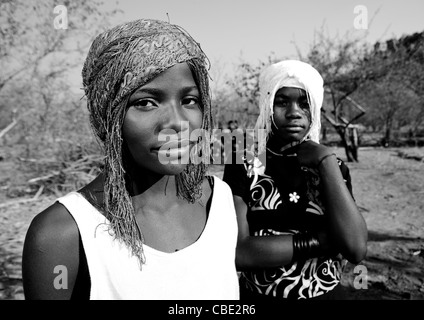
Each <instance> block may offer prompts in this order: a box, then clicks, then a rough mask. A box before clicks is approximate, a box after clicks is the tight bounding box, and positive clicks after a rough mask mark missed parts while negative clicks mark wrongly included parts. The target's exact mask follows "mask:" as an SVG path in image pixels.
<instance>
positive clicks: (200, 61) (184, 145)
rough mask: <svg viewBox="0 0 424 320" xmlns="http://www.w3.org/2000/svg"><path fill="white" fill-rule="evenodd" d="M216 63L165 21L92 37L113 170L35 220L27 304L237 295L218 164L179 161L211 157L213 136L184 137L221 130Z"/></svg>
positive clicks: (95, 101) (99, 124) (93, 95)
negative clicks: (216, 118)
mask: <svg viewBox="0 0 424 320" xmlns="http://www.w3.org/2000/svg"><path fill="white" fill-rule="evenodd" d="M207 62H208V60H207V57H206V56H205V54H204V53H203V52H202V50H201V49H200V46H199V45H198V43H197V42H196V41H195V40H193V38H192V37H191V36H190V35H189V34H188V33H187V32H186V31H184V30H183V29H182V28H180V27H179V26H176V25H172V24H169V23H166V22H161V21H157V20H146V19H142V20H137V21H133V22H129V23H125V24H122V25H119V26H117V27H115V28H112V29H111V30H108V31H106V32H104V33H102V34H100V35H99V36H98V37H97V38H96V39H95V40H94V42H93V44H92V46H91V48H90V51H89V53H88V56H87V59H86V61H85V64H84V68H83V72H82V75H83V84H84V89H85V94H86V96H87V103H88V109H89V116H90V122H91V125H92V127H93V129H94V132H95V134H96V136H97V138H98V139H99V141H100V142H101V143H102V145H103V147H104V153H105V160H104V170H103V172H102V173H101V174H100V175H99V176H98V177H97V178H95V179H94V181H92V182H91V183H89V184H88V185H87V186H85V187H83V188H82V189H81V190H78V191H75V192H71V193H69V194H66V195H64V196H63V197H60V198H59V199H57V201H56V202H55V203H54V204H52V205H51V206H50V207H48V208H47V209H46V210H44V211H43V212H41V213H40V214H38V215H37V216H36V217H35V218H34V220H33V221H32V223H31V225H30V227H29V230H28V233H27V235H26V239H25V244H24V250H23V261H22V272H23V285H24V293H25V297H26V299H148V300H160V299H171V300H174V299H176V300H184V299H190V300H204V299H214V300H215V299H216V300H226V299H238V298H239V285H238V278H237V272H236V268H235V249H236V241H237V221H236V215H235V210H234V203H233V199H232V196H231V190H230V188H229V187H228V185H227V184H226V183H224V182H223V181H222V180H220V179H219V178H217V177H216V176H208V175H206V170H207V163H208V162H205V161H202V162H200V163H194V162H193V161H190V163H184V161H181V160H182V159H183V158H184V157H186V156H187V155H188V154H189V153H190V155H193V154H194V152H196V151H199V150H202V156H203V159H208V158H207V157H208V156H209V148H210V147H209V141H207V139H205V140H206V141H203V142H199V143H197V144H193V141H188V140H187V139H184V138H183V137H184V136H185V133H186V132H183V131H184V130H188V131H189V132H193V130H195V129H203V130H205V131H206V132H208V131H209V130H210V129H211V110H210V106H211V100H210V99H211V98H210V95H209V83H208V71H207V66H208V64H207ZM183 122H184V123H188V126H187V127H186V128H184V126H183V125H182V123H183ZM183 128H184V130H183ZM166 132H169V133H174V137H173V138H172V137H171V139H170V140H167V141H166V142H165V141H162V140H161V139H159V135H160V133H166ZM196 155H198V156H200V153H198V154H196ZM161 157H162V159H168V160H170V161H171V162H169V161H168V162H164V161H162V160H161ZM190 159H192V158H191V157H190ZM64 272H66V279H63V278H62V279H61V278H60V277H61V276H62V277H63V275H64ZM63 281H66V288H64V287H63ZM61 282H62V285H61Z"/></svg>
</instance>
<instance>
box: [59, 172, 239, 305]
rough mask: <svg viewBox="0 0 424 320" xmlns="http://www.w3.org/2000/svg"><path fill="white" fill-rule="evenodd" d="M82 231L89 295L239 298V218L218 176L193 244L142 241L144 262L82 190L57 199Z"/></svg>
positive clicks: (131, 297)
mask: <svg viewBox="0 0 424 320" xmlns="http://www.w3.org/2000/svg"><path fill="white" fill-rule="evenodd" d="M58 201H59V202H60V203H62V204H63V205H64V206H65V207H66V208H67V210H68V211H69V212H70V213H71V215H72V216H73V218H74V220H75V221H76V224H77V226H78V229H79V232H80V234H81V239H82V243H83V246H84V251H85V255H86V257H87V263H88V269H89V273H90V278H91V290H90V299H92V300H96V299H109V300H116V299H125V300H130V299H137V300H142V299H145V300H236V299H239V284H238V276H237V272H236V267H235V250H236V242H237V230H238V229H237V221H236V214H235V209H234V203H233V198H232V193H231V189H230V188H229V186H228V185H227V184H226V183H225V182H223V181H222V180H221V179H219V178H217V177H215V176H214V191H213V196H212V202H211V206H210V210H209V217H208V220H207V222H206V226H205V228H204V230H203V233H202V234H201V236H200V237H199V239H197V241H196V242H195V243H193V244H191V245H190V246H188V247H186V248H184V249H182V250H180V251H177V252H173V253H166V252H162V251H158V250H155V249H153V248H151V247H149V246H147V245H143V248H144V253H145V256H146V263H145V264H143V266H142V269H141V270H140V267H139V262H138V259H137V258H136V257H134V256H131V252H130V250H129V249H128V248H127V247H126V246H125V245H124V244H122V243H120V242H119V241H117V240H115V241H114V240H113V237H112V236H111V235H110V234H109V232H108V224H109V221H108V220H107V219H106V218H105V217H104V216H103V215H102V214H101V213H100V212H99V211H98V210H97V209H96V208H95V207H94V206H92V205H91V204H90V203H89V202H88V201H87V200H86V199H85V198H84V197H83V196H82V195H81V194H79V193H78V192H71V193H69V194H67V195H65V196H64V197H61V198H59V199H58Z"/></svg>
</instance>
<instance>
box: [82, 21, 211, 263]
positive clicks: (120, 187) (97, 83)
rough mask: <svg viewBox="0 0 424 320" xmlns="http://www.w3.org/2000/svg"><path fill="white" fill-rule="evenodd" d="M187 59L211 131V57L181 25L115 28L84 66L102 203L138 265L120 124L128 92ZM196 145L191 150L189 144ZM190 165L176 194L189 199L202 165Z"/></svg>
mask: <svg viewBox="0 0 424 320" xmlns="http://www.w3.org/2000/svg"><path fill="white" fill-rule="evenodd" d="M182 62H186V63H187V64H188V65H189V67H190V69H191V71H192V73H193V78H194V80H195V82H196V84H197V86H198V89H199V92H200V96H201V103H200V104H201V108H202V112H203V122H202V129H204V132H210V129H211V127H212V117H211V110H210V91H209V78H208V68H209V61H208V59H207V57H206V55H205V54H204V53H203V51H202V49H201V48H200V45H199V44H198V43H197V42H196V41H195V40H194V39H193V38H192V37H191V36H190V35H189V34H188V33H187V32H186V31H184V30H183V29H182V28H181V27H179V26H176V25H172V24H169V23H167V22H163V21H158V20H148V19H141V20H136V21H132V22H129V23H125V24H122V25H119V26H116V27H114V28H112V29H110V30H108V31H106V32H104V33H102V34H100V35H99V36H97V37H96V39H95V40H94V41H93V43H92V45H91V48H90V50H89V52H88V56H87V58H86V61H85V63H84V67H83V70H82V77H83V85H84V91H85V95H86V97H87V106H88V110H89V113H90V115H89V116H90V124H91V127H92V129H93V131H94V133H95V135H96V137H97V139H98V140H99V142H100V144H101V145H102V147H103V151H104V155H105V161H104V176H105V183H104V207H103V208H102V209H103V210H104V212H105V214H106V218H107V219H108V220H109V221H110V228H111V231H112V233H113V235H114V237H115V239H118V240H120V241H123V242H124V243H125V244H126V245H127V246H128V247H129V248H131V252H132V254H133V255H135V256H137V257H138V258H139V260H140V262H141V264H142V263H144V262H145V258H144V253H143V247H142V244H143V235H142V234H141V232H140V230H139V228H138V226H137V223H136V219H135V215H134V208H133V205H132V200H131V190H130V189H131V188H130V186H131V174H130V173H131V167H130V166H129V165H128V163H131V161H130V160H129V159H127V157H128V153H127V152H125V149H126V148H125V142H123V139H122V125H123V121H124V119H125V114H126V111H127V103H128V99H129V97H130V96H131V94H132V93H133V92H134V91H135V90H136V89H137V88H139V87H140V86H143V85H144V84H146V83H147V82H148V81H149V80H152V79H153V78H154V77H156V76H157V75H159V74H160V73H161V72H163V71H165V70H166V69H168V68H170V67H172V66H174V65H176V64H178V63H182ZM209 139H210V137H209V136H207V135H205V136H204V138H203V140H202V141H200V142H199V143H198V147H200V150H201V157H202V159H207V158H208V157H209V155H210V150H209V146H210V142H209ZM193 149H194V148H193ZM207 163H208V162H206V161H202V162H201V163H200V164H193V163H189V164H188V165H187V167H186V168H185V170H184V171H183V172H182V173H180V174H179V175H178V176H176V184H177V195H178V196H179V197H181V198H184V199H186V200H187V201H189V202H191V203H193V202H195V201H196V200H198V199H199V198H200V197H201V192H202V189H201V186H202V181H203V178H204V176H205V174H206V169H207V167H206V164H207Z"/></svg>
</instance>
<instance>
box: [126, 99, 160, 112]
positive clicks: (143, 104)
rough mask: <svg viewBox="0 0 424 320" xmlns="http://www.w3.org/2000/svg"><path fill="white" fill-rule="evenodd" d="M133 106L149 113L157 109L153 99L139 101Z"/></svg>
mask: <svg viewBox="0 0 424 320" xmlns="http://www.w3.org/2000/svg"><path fill="white" fill-rule="evenodd" d="M131 106H132V107H135V108H137V109H139V110H142V111H149V110H152V109H154V108H156V107H157V104H156V102H155V101H154V100H152V99H139V100H136V101H134V102H133V103H132V104H131Z"/></svg>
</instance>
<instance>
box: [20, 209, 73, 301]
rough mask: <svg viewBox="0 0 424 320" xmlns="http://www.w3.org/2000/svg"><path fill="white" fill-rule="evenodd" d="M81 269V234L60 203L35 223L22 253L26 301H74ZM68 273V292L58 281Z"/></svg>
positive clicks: (30, 227) (37, 217)
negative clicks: (59, 277) (59, 274)
mask: <svg viewBox="0 0 424 320" xmlns="http://www.w3.org/2000/svg"><path fill="white" fill-rule="evenodd" d="M78 268H79V231H78V227H77V225H76V222H75V221H74V220H73V218H72V216H71V215H70V214H69V212H68V211H67V209H66V208H65V207H64V206H63V205H62V204H60V203H58V202H56V203H54V204H53V205H51V206H50V207H48V208H47V209H45V210H44V211H42V212H40V213H39V214H38V215H37V216H35V218H34V219H33V220H32V222H31V224H30V226H29V229H28V232H27V234H26V237H25V242H24V249H23V254H22V279H23V286H24V293H25V298H26V299H42V300H45V299H70V297H71V295H72V291H73V287H74V284H75V280H76V277H77V274H78ZM64 270H65V271H66V287H67V288H66V290H57V288H56V287H55V278H56V277H57V276H58V275H57V273H58V272H60V271H64Z"/></svg>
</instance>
